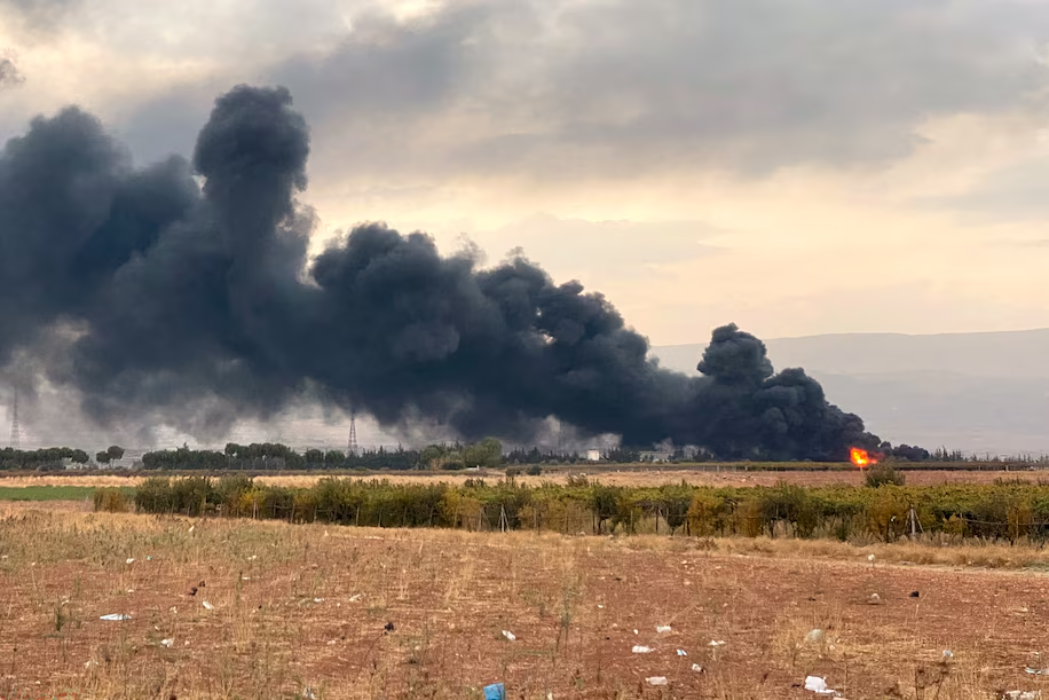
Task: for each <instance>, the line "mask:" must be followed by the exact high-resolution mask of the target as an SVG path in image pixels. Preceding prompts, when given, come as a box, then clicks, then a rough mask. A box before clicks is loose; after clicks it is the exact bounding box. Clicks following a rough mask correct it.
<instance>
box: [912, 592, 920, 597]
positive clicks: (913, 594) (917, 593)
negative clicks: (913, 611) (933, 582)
mask: <svg viewBox="0 0 1049 700" xmlns="http://www.w3.org/2000/svg"><path fill="white" fill-rule="evenodd" d="M920 596H921V593H919V592H918V591H911V598H918V597H920Z"/></svg>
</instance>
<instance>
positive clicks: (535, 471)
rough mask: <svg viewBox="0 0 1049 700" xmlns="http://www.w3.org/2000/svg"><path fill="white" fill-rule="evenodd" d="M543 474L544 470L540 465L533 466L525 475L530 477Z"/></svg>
mask: <svg viewBox="0 0 1049 700" xmlns="http://www.w3.org/2000/svg"><path fill="white" fill-rule="evenodd" d="M542 473H543V468H542V467H541V466H539V465H538V464H533V465H532V466H530V467H528V469H526V470H525V474H527V475H528V476H539V475H541V474H542Z"/></svg>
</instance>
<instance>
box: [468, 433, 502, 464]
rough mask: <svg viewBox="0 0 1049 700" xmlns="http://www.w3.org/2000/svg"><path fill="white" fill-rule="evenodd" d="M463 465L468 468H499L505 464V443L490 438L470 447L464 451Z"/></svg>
mask: <svg viewBox="0 0 1049 700" xmlns="http://www.w3.org/2000/svg"><path fill="white" fill-rule="evenodd" d="M463 463H464V464H465V465H466V466H467V467H485V468H489V469H490V468H494V467H498V466H499V465H501V464H502V463H503V443H501V442H499V441H498V440H497V439H495V438H492V437H488V438H485V439H484V440H481V441H480V442H476V443H474V444H472V445H469V446H468V447H467V448H466V449H465V450H463Z"/></svg>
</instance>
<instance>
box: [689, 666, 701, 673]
mask: <svg viewBox="0 0 1049 700" xmlns="http://www.w3.org/2000/svg"><path fill="white" fill-rule="evenodd" d="M692 670H693V671H695V672H696V673H703V667H702V666H700V665H699V664H692Z"/></svg>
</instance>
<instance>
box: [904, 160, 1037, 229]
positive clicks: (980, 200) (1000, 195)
mask: <svg viewBox="0 0 1049 700" xmlns="http://www.w3.org/2000/svg"><path fill="white" fill-rule="evenodd" d="M1047 178H1049V157H1045V156H1039V157H1031V158H1026V159H1023V160H1021V161H1020V162H1017V163H1012V164H1010V165H1008V166H1006V167H1002V168H998V169H995V170H993V171H991V172H990V173H987V174H986V175H984V176H983V177H982V178H980V180H979V181H977V182H976V183H975V184H973V185H972V186H971V187H969V188H968V189H967V190H965V191H963V192H961V193H959V194H954V195H950V196H946V197H927V198H922V199H918V200H916V201H915V202H914V204H915V205H916V206H918V207H920V208H924V209H938V210H946V211H951V212H953V213H955V214H956V215H957V216H958V218H959V219H960V220H961V221H962V222H963V223H969V224H972V225H983V224H1002V223H1015V222H1023V221H1037V220H1041V219H1045V218H1047V217H1049V201H1047V199H1046V190H1045V182H1046V179H1047ZM1021 244H1023V245H1028V244H1029V243H1021Z"/></svg>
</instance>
